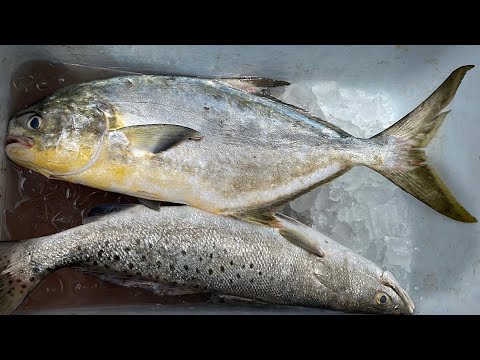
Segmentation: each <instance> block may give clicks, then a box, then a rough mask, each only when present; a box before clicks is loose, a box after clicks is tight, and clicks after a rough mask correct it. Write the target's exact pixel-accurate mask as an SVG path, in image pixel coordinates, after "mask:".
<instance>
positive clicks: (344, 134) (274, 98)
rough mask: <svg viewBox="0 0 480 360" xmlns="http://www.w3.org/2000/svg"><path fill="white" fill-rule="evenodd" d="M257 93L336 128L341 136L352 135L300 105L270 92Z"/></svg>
mask: <svg viewBox="0 0 480 360" xmlns="http://www.w3.org/2000/svg"><path fill="white" fill-rule="evenodd" d="M256 95H260V96H262V97H264V98H267V99H269V100H272V101H275V102H277V103H279V104H282V105H284V106H287V107H289V108H291V109H293V110H295V111H296V112H298V113H300V114H302V115H304V116H306V117H308V118H309V119H311V120H313V121H315V122H317V123H319V124H322V125H324V126H327V127H329V128H331V129H333V130H335V131H336V132H337V133H338V134H339V135H340V136H341V137H351V136H352V135H350V134H349V133H347V132H346V131H345V130H342V129H340V128H339V127H338V126H335V125H333V124H332V123H329V122H328V121H326V120H323V119H321V118H319V117H318V116H315V115H313V114H311V113H310V112H309V111H308V110H305V109H302V108H301V107H298V106H295V105H292V104H289V103H286V102H284V101H282V100H280V99H277V98H276V97H274V96H271V95H269V94H266V93H263V94H256Z"/></svg>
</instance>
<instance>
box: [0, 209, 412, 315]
mask: <svg viewBox="0 0 480 360" xmlns="http://www.w3.org/2000/svg"><path fill="white" fill-rule="evenodd" d="M273 216H274V217H275V220H276V222H277V223H278V226H277V228H276V229H275V228H272V227H268V226H263V225H260V224H253V223H251V222H244V221H241V220H237V219H233V218H229V217H225V216H219V215H214V214H211V213H209V212H206V211H203V210H199V209H195V208H193V207H189V206H170V207H162V208H160V210H159V211H155V210H152V209H149V208H147V207H145V206H143V205H135V206H133V207H128V208H127V209H124V210H121V211H118V212H114V213H112V214H108V215H105V216H103V217H101V218H95V217H94V218H91V220H89V222H88V223H86V224H84V225H81V226H79V227H76V228H72V229H69V230H66V231H63V232H60V233H57V234H54V235H51V236H46V237H40V238H36V239H30V240H24V241H19V242H0V313H1V314H10V313H12V312H13V311H14V310H15V309H16V308H17V307H18V306H19V305H20V303H21V302H22V301H23V300H24V298H25V297H26V296H27V294H28V293H29V292H30V291H31V290H32V289H33V288H34V287H35V286H36V285H37V284H38V283H39V282H40V281H41V280H42V279H43V278H45V277H46V276H48V275H49V274H50V273H52V272H53V271H55V270H56V269H59V268H62V267H75V268H80V269H82V270H83V271H88V272H90V273H93V274H97V275H99V274H109V276H112V279H117V280H116V281H118V277H119V276H127V275H130V276H134V277H135V278H137V279H139V280H138V281H139V283H140V284H145V282H147V283H168V284H169V283H172V282H175V283H177V284H178V285H179V286H180V287H184V288H187V289H193V291H195V290H197V291H200V290H203V291H209V292H214V293H220V294H226V295H232V296H238V297H242V298H248V299H254V300H258V301H262V302H267V303H276V304H290V305H301V306H308V307H324V308H329V309H333V310H340V311H347V312H366V313H390V314H411V313H412V312H413V311H414V308H415V307H414V304H413V302H412V300H411V299H410V297H409V296H408V294H407V293H406V291H405V290H404V289H402V287H401V286H400V285H399V284H398V282H397V281H396V280H395V278H394V277H393V275H392V274H391V273H389V272H388V271H382V270H381V269H380V268H379V267H378V266H376V265H375V264H374V263H372V262H371V261H369V260H367V259H366V258H364V257H362V256H360V255H358V254H356V253H354V252H352V251H351V250H349V249H348V248H346V247H344V246H342V245H340V244H338V243H336V242H335V241H333V240H332V239H329V238H327V237H326V236H324V235H322V234H320V233H318V232H317V231H315V230H313V229H311V228H309V227H308V226H305V225H303V224H301V223H298V222H296V221H295V220H292V219H290V218H288V217H286V216H284V215H280V214H274V215H273ZM87 219H88V218H87ZM286 237H305V238H308V241H307V242H310V243H311V244H312V246H316V247H317V248H321V251H322V253H323V256H318V255H315V254H313V253H312V252H310V251H306V250H304V249H302V248H300V247H298V246H295V245H294V244H292V243H291V242H290V241H288V240H287V239H286Z"/></svg>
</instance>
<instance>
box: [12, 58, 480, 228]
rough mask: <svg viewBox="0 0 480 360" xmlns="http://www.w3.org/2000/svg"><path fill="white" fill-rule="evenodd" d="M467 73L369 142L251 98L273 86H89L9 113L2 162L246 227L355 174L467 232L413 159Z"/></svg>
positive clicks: (143, 79)
mask: <svg viewBox="0 0 480 360" xmlns="http://www.w3.org/2000/svg"><path fill="white" fill-rule="evenodd" d="M470 68H472V66H463V67H461V68H459V69H457V70H455V71H454V72H453V73H452V74H451V75H450V76H449V77H448V78H447V79H446V80H445V82H444V83H443V84H442V85H441V86H440V87H439V88H438V89H437V90H436V91H435V92H434V93H433V94H432V95H431V96H430V97H429V98H428V99H427V100H425V101H424V102H423V103H422V104H421V105H420V106H418V107H417V108H416V109H415V110H413V111H412V112H411V113H409V114H408V115H406V116H405V117H404V118H403V119H401V120H400V121H398V122H397V123H396V124H394V125H392V126H391V127H389V128H388V129H386V130H385V131H383V132H381V133H379V134H378V135H376V136H373V137H372V138H369V139H359V138H355V137H353V136H351V135H349V134H348V133H346V132H345V131H343V130H341V129H339V128H337V127H335V126H333V125H332V124H329V123H328V122H326V121H323V120H321V119H319V118H317V117H315V116H313V115H311V114H308V113H307V112H306V111H304V110H302V109H299V108H296V107H294V106H292V105H288V104H285V103H282V102H280V101H278V100H276V99H274V98H272V97H269V96H266V95H265V94H264V92H262V91H260V89H265V88H268V87H273V86H278V85H286V84H288V83H285V82H279V81H274V80H266V79H255V78H248V79H201V78H191V77H172V76H150V75H132V76H124V77H117V78H112V79H108V80H99V81H92V82H88V83H83V84H78V85H73V86H69V87H66V88H64V89H61V90H59V91H58V92H57V93H55V94H54V95H52V96H50V97H48V98H45V99H44V100H42V101H41V102H39V103H37V104H35V105H33V106H31V107H29V108H27V109H25V110H23V111H21V112H19V113H18V114H17V115H16V116H15V117H14V118H13V119H11V121H10V124H9V128H8V138H7V140H8V143H9V144H8V145H7V147H6V153H7V155H8V157H9V158H10V159H11V160H13V161H15V162H17V163H18V164H20V165H23V166H25V167H27V168H30V169H33V170H35V171H38V172H40V173H42V174H43V175H45V176H47V177H54V178H57V179H62V180H65V181H70V182H74V183H80V184H84V185H87V186H91V187H95V188H99V189H102V190H108V191H114V192H119V193H124V194H128V195H133V196H136V197H139V198H143V199H149V200H158V201H168V202H174V203H184V204H189V205H191V206H194V207H197V208H200V209H203V210H207V211H209V212H212V213H216V214H224V215H237V216H239V217H241V216H243V214H246V215H247V216H249V217H250V219H253V220H255V218H256V217H257V215H258V214H259V213H262V212H263V211H269V210H271V209H274V208H276V207H277V206H279V205H281V204H283V203H286V202H288V201H290V200H292V199H294V198H296V197H298V196H300V195H301V194H303V193H305V192H307V191H309V190H310V189H312V188H314V187H316V186H319V185H321V184H323V183H326V182H328V181H330V180H332V179H334V178H336V177H338V176H340V175H341V174H343V173H345V172H346V171H348V170H349V169H351V168H352V167H353V166H357V165H366V166H368V167H369V168H371V169H373V170H375V171H377V172H379V173H380V174H382V175H384V176H385V177H387V178H388V179H389V180H391V181H393V182H394V183H395V184H396V185H398V186H399V187H401V188H402V189H404V190H405V191H407V192H408V193H410V194H412V195H413V196H415V197H416V198H418V199H419V200H421V201H423V202H424V203H425V204H427V205H429V206H430V207H432V208H433V209H435V210H437V211H438V212H440V213H442V214H444V215H446V216H448V217H450V218H452V219H455V220H459V221H463V222H476V219H475V218H474V217H473V216H472V215H470V214H469V213H468V211H466V210H465V209H464V208H463V207H462V206H461V205H460V204H459V203H458V202H457V201H456V200H455V198H454V197H453V195H452V194H451V193H450V191H449V190H448V189H447V187H446V186H445V185H444V183H443V182H442V181H441V180H440V178H439V176H438V175H437V174H436V173H435V171H434V170H433V169H432V168H431V167H430V166H428V165H427V163H426V161H427V159H426V156H425V152H424V150H423V148H424V147H426V146H427V145H428V143H429V142H430V140H431V139H432V137H433V136H434V134H435V132H436V130H437V129H438V128H439V127H440V125H441V124H442V121H443V120H444V118H445V116H446V115H447V113H446V112H441V111H442V109H444V108H445V107H446V106H447V105H448V104H449V103H450V101H451V100H452V98H453V97H454V95H455V93H456V91H457V88H458V86H459V85H460V83H461V81H462V79H463V77H464V75H465V73H466V72H467V71H468V70H469V69H470ZM252 213H253V215H252Z"/></svg>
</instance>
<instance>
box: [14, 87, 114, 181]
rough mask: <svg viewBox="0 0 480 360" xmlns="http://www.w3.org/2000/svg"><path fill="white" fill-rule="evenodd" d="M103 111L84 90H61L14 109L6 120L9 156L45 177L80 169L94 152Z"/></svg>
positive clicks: (100, 136) (102, 130) (100, 135)
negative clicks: (44, 98) (21, 109)
mask: <svg viewBox="0 0 480 360" xmlns="http://www.w3.org/2000/svg"><path fill="white" fill-rule="evenodd" d="M105 129H106V121H105V115H104V112H103V111H102V110H100V109H99V107H98V104H97V102H96V101H95V100H94V99H90V98H88V97H87V96H86V95H85V92H78V91H77V92H72V91H63V92H60V93H59V94H58V95H54V96H51V97H50V98H47V99H46V100H44V101H42V102H40V103H38V104H36V105H33V106H30V107H29V108H27V109H25V110H23V111H20V112H19V113H17V114H16V115H15V116H14V117H13V118H12V119H11V120H10V121H9V124H8V131H7V142H6V148H5V152H6V154H7V156H8V158H9V159H10V160H12V161H13V162H15V163H17V164H19V165H22V166H24V167H26V168H29V169H32V170H34V171H37V172H39V173H41V174H43V175H45V176H47V177H50V176H55V175H68V174H72V173H75V172H81V171H82V169H85V168H86V167H88V165H89V163H91V162H92V159H94V158H95V156H98V151H99V147H101V142H102V139H103V136H104V133H105Z"/></svg>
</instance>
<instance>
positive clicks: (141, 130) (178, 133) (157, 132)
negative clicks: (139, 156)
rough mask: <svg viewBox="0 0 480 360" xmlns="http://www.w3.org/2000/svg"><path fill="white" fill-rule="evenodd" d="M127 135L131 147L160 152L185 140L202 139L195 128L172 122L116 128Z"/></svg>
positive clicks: (154, 152) (153, 152) (155, 152)
mask: <svg viewBox="0 0 480 360" xmlns="http://www.w3.org/2000/svg"><path fill="white" fill-rule="evenodd" d="M116 132H119V133H122V134H123V135H125V136H126V138H127V139H128V142H129V147H130V148H132V149H136V150H143V151H148V152H151V153H152V154H158V153H159V152H162V151H165V150H168V149H169V148H171V147H173V146H175V145H177V144H178V143H180V142H182V141H185V140H200V139H201V138H202V136H201V135H200V133H199V132H198V131H195V130H193V129H190V128H187V127H184V126H179V125H171V124H152V125H135V126H128V127H124V128H121V129H118V130H116Z"/></svg>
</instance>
